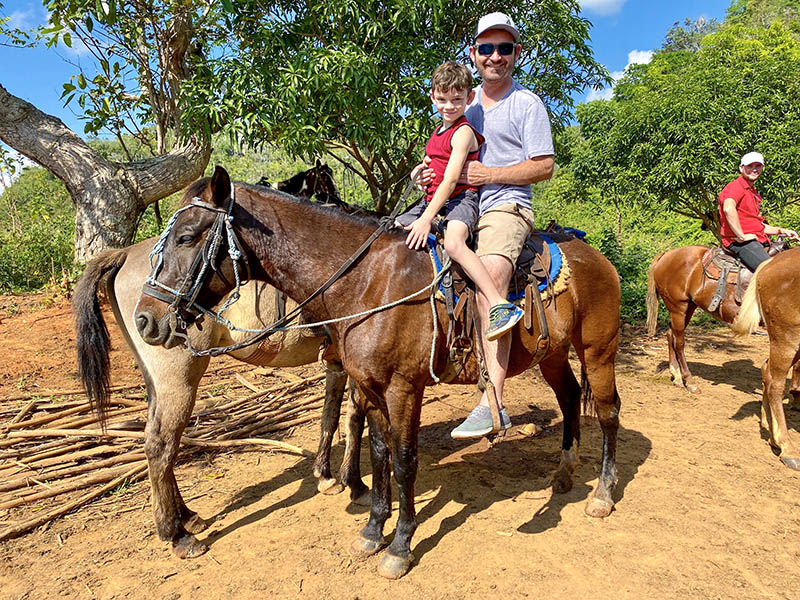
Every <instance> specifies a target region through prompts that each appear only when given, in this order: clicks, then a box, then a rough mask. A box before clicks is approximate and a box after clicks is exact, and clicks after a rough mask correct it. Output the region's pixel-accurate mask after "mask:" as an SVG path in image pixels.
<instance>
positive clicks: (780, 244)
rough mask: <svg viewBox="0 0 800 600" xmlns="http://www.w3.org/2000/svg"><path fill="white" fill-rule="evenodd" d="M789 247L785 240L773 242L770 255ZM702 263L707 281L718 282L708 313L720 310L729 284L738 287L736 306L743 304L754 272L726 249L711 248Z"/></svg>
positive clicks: (769, 251)
mask: <svg viewBox="0 0 800 600" xmlns="http://www.w3.org/2000/svg"><path fill="white" fill-rule="evenodd" d="M787 247H788V243H787V242H786V241H783V240H781V241H777V242H771V243H770V245H769V250H768V254H769V255H770V256H775V255H776V254H777V253H778V252H781V251H783V250H785V249H786V248H787ZM702 263H703V276H704V277H705V278H706V279H709V280H711V281H716V282H717V289H716V290H715V291H714V295H713V296H712V298H711V302H709V304H708V312H714V311H716V310H718V309H719V306H720V304H721V303H722V301H723V300H724V299H725V296H726V295H727V286H728V284H731V285H733V284H735V285H736V292H735V294H734V296H733V298H734V301H735V302H736V304H741V303H742V298H743V297H744V293H745V291H747V286H748V285H749V283H750V279H751V278H752V277H753V272H752V271H750V269H748V268H747V267H745V266H744V264H742V263H741V262H740V261H739V260H738V259H737V258H736V256H735V255H733V254H731V253H730V252H729V251H728V250H727V249H726V248H724V247H719V248H709V249H708V250H707V251H706V252H705V254H703V258H702Z"/></svg>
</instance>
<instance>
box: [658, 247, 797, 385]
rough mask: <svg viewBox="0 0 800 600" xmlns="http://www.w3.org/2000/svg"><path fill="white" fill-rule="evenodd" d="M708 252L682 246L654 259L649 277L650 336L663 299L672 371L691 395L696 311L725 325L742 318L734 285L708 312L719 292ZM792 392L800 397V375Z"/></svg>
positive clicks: (679, 383)
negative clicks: (689, 360) (690, 333)
mask: <svg viewBox="0 0 800 600" xmlns="http://www.w3.org/2000/svg"><path fill="white" fill-rule="evenodd" d="M781 249H783V248H782V247H781ZM708 250H709V248H708V247H707V246H683V247H682V248H675V249H674V250H669V251H667V252H662V253H661V254H658V255H656V256H655V257H654V258H653V261H652V262H651V263H650V269H649V271H648V274H647V333H648V334H649V335H655V333H656V326H657V325H658V299H659V298H661V300H662V301H663V302H664V306H665V307H666V309H667V311H668V312H669V319H670V325H669V330H668V331H667V345H668V347H669V371H670V374H671V375H672V380H673V382H674V383H675V385H678V386H685V387H686V389H688V390H689V391H690V392H695V391H697V386H696V385H695V384H694V382H693V381H692V374H691V372H690V371H689V365H687V364H686V355H685V354H684V346H685V345H686V339H685V332H686V327H687V326H688V325H689V321H691V319H692V315H693V314H694V311H695V310H696V309H697V308H698V307H700V308H702V309H703V310H704V311H706V312H708V313H709V314H710V315H711V316H712V317H714V318H715V319H718V320H720V321H722V322H724V323H732V322H733V320H734V319H735V318H736V315H737V314H739V304H737V302H736V299H735V295H736V294H735V288H736V286H735V285H728V286H727V288H726V290H725V292H726V295H725V298H724V299H723V301H722V302H720V304H719V307H718V308H717V309H716V310H715V311H713V312H712V311H709V310H708V306H709V303H710V302H711V298H712V297H713V295H714V292H715V291H716V288H717V282H716V281H712V280H709V279H708V278H707V277H706V276H705V275H704V274H703V255H704V254H705V253H706V252H707V251H708ZM776 251H777V250H776ZM792 390H793V395H797V397H800V374H798V373H797V372H795V374H794V376H793V378H792Z"/></svg>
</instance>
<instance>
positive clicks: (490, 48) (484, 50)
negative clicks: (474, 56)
mask: <svg viewBox="0 0 800 600" xmlns="http://www.w3.org/2000/svg"><path fill="white" fill-rule="evenodd" d="M475 47H476V48H477V49H478V54H480V55H481V56H491V55H492V54H494V49H495V48H497V51H498V52H499V53H500V56H509V55H511V54H513V53H514V44H513V43H511V42H503V43H502V44H478V45H477V46H475Z"/></svg>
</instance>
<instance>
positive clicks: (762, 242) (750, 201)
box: [719, 152, 798, 271]
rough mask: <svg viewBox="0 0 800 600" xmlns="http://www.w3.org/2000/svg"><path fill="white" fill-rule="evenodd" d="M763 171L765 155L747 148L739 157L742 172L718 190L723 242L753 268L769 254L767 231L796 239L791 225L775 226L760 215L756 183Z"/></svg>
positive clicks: (759, 198)
mask: <svg viewBox="0 0 800 600" xmlns="http://www.w3.org/2000/svg"><path fill="white" fill-rule="evenodd" d="M763 171H764V157H763V156H762V155H761V154H760V153H759V152H748V153H747V154H745V155H744V156H742V160H741V161H739V173H741V175H740V176H739V177H737V178H736V179H734V180H733V181H731V182H730V183H729V184H728V185H726V186H725V187H724V188H723V190H722V191H721V192H720V193H719V221H720V234H721V236H722V245H723V246H725V248H727V249H728V250H729V251H730V252H731V253H733V254H734V255H736V257H737V258H738V259H739V260H740V261H741V262H742V263H743V264H744V265H745V266H746V267H747V268H748V269H750V270H751V271H755V270H756V267H758V265H760V264H761V263H762V262H764V261H765V260H767V259H768V258H769V255H768V254H767V251H766V249H765V246H769V238H768V237H767V236H768V235H785V236H788V237H789V239H792V240H797V239H798V236H797V233H796V232H795V231H793V230H791V229H782V228H780V227H773V226H772V225H767V224H766V223H765V222H764V217H763V216H761V196H759V194H758V192H756V189H755V187H754V186H753V184H754V183H755V181H756V179H758V177H759V176H760V175H761V173H762V172H763Z"/></svg>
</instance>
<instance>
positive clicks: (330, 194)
mask: <svg viewBox="0 0 800 600" xmlns="http://www.w3.org/2000/svg"><path fill="white" fill-rule="evenodd" d="M256 185H260V186H262V187H268V188H271V187H272V184H271V183H270V182H269V179H267V178H266V177H262V178H261V179H259V180H258V182H257V183H256ZM276 188H277V189H278V191H281V192H285V193H287V194H291V195H292V196H297V197H298V198H304V199H306V200H311V198H312V197H314V199H315V200H316V201H317V202H319V203H320V204H332V205H334V206H338V207H339V208H341V209H344V210H352V207H350V205H349V204H346V203H345V202H344V201H343V200H342V198H341V196H340V195H339V189H338V188H337V187H336V184H335V183H334V182H333V170H332V169H331V168H330V167H329V166H328V165H327V164H326V163H323V162H320V160H319V159H317V161H316V163H315V164H314V166H313V167H311V168H310V169H308V170H306V171H300V172H299V173H297V174H296V175H294V176H293V177H290V178H289V179H285V180H283V181H279V182H278V183H277V185H276Z"/></svg>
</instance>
